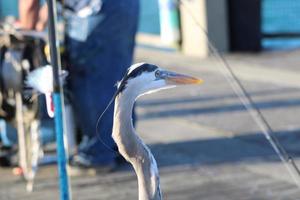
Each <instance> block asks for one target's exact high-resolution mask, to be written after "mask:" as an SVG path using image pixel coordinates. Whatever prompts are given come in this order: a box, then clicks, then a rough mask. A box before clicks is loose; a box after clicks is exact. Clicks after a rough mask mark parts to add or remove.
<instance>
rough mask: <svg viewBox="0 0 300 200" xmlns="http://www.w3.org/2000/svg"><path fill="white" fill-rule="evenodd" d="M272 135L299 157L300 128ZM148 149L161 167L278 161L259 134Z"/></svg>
mask: <svg viewBox="0 0 300 200" xmlns="http://www.w3.org/2000/svg"><path fill="white" fill-rule="evenodd" d="M275 134H276V136H277V138H278V140H279V142H280V143H281V144H282V145H283V146H284V148H285V149H286V151H287V152H288V153H289V154H290V155H292V156H293V157H294V158H297V157H299V156H300V130H296V131H280V132H276V133H275ZM150 148H151V150H152V152H153V154H154V156H155V158H156V159H157V161H158V165H159V166H160V167H167V166H177V165H218V164H226V163H233V162H245V163H247V162H279V161H280V160H279V158H278V156H277V155H276V154H275V152H274V150H273V149H272V148H271V145H270V144H269V142H268V141H267V139H266V138H265V136H264V135H263V134H262V133H249V134H245V135H241V136H235V137H231V138H228V137H223V138H212V139H206V140H192V141H183V142H175V143H165V144H152V145H150Z"/></svg>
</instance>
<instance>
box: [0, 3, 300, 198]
mask: <svg viewBox="0 0 300 200" xmlns="http://www.w3.org/2000/svg"><path fill="white" fill-rule="evenodd" d="M140 8H141V12H140V21H139V31H138V34H137V37H136V42H137V46H136V49H135V62H149V63H155V64H157V65H159V66H161V67H163V68H167V69H170V70H174V71H178V72H183V73H186V74H191V75H194V76H196V77H200V78H202V79H204V80H205V83H204V84H203V85H200V86H196V87H195V86H188V87H179V88H176V89H174V90H170V91H164V92H159V93H155V94H151V95H148V96H145V97H142V98H141V99H140V100H138V102H137V132H138V133H139V134H140V135H141V137H142V138H143V139H144V140H145V142H146V143H147V144H148V145H149V146H150V148H151V150H152V151H153V154H154V155H155V157H156V159H157V160H158V166H159V169H160V172H161V181H162V191H163V195H164V197H165V199H172V200H177V199H178V200H179V199H182V200H185V199H186V200H192V199H193V200H195V199H206V200H242V199H243V200H258V199H259V200H262V199H266V200H282V199H285V200H297V199H300V190H299V188H298V187H297V185H296V184H295V183H294V181H293V178H292V177H291V176H290V175H289V173H288V172H287V170H286V168H285V167H284V165H283V164H282V163H281V162H280V159H279V158H278V156H277V155H276V153H275V152H274V151H273V149H272V148H271V146H270V144H269V143H268V141H267V140H266V139H265V137H264V136H263V134H262V132H261V130H260V128H259V127H258V126H257V125H256V123H255V122H254V120H253V119H252V118H251V116H250V115H249V113H248V112H247V111H246V110H245V108H244V107H243V105H242V103H241V102H240V100H239V99H238V97H237V96H236V94H235V93H234V91H233V90H232V88H231V87H230V85H229V84H228V82H227V81H226V78H225V77H224V74H223V73H222V65H223V64H222V62H220V60H219V59H217V58H216V56H215V55H213V54H212V52H211V49H210V48H209V43H208V40H207V37H206V34H205V33H204V30H205V31H206V32H207V35H208V37H209V38H210V40H211V42H212V43H213V44H214V45H215V47H216V48H217V49H218V50H219V51H220V52H221V53H222V54H223V55H224V56H225V58H226V60H227V61H228V63H229V64H230V66H231V67H232V69H233V70H234V72H235V73H236V75H237V77H238V78H239V79H240V80H241V81H242V83H243V85H244V86H245V88H246V89H247V91H248V92H249V94H250V95H251V97H252V98H253V100H254V101H255V103H256V106H257V107H258V108H259V109H260V110H261V112H262V113H263V115H264V116H265V117H266V119H267V120H268V122H269V123H270V125H271V126H272V128H273V129H274V131H275V135H276V136H277V137H278V140H279V142H280V143H281V144H282V145H283V147H284V148H285V149H286V150H287V152H288V153H289V154H290V155H292V156H293V157H294V159H295V161H296V163H297V164H298V165H300V160H299V159H300V121H299V117H298V115H299V113H300V91H299V87H300V79H299V76H300V67H299V63H300V50H299V48H300V20H299V19H300V1H299V0H244V1H241V0H182V3H181V4H180V3H178V2H177V1H173V0H141V1H140ZM8 15H10V16H15V17H16V18H17V1H16V0H10V1H7V0H1V1H0V16H1V17H2V18H3V17H7V16H8ZM11 174H12V173H11V168H2V169H0V176H1V180H0V199H58V188H57V174H56V166H55V165H47V166H41V167H40V168H39V171H38V173H37V177H36V180H35V189H34V191H33V192H32V193H27V192H26V190H25V186H24V182H22V181H20V178H19V177H18V176H12V175H11ZM298 178H299V177H296V179H298ZM71 182H72V190H73V196H74V199H120V200H122V199H137V184H136V177H135V175H134V173H133V171H132V170H131V168H130V167H128V166H127V165H123V166H121V167H120V168H119V169H118V170H117V171H115V172H112V173H108V174H104V175H101V176H93V177H83V178H72V181H71Z"/></svg>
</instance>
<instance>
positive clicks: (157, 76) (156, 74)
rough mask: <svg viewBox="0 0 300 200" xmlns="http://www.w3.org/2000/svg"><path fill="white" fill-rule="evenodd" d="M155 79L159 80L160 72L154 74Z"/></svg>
mask: <svg viewBox="0 0 300 200" xmlns="http://www.w3.org/2000/svg"><path fill="white" fill-rule="evenodd" d="M155 77H156V78H160V71H159V70H157V71H156V72H155Z"/></svg>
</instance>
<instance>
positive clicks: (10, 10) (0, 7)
mask: <svg viewBox="0 0 300 200" xmlns="http://www.w3.org/2000/svg"><path fill="white" fill-rule="evenodd" d="M7 15H13V16H16V17H17V16H18V0H0V17H1V18H2V17H4V16H7Z"/></svg>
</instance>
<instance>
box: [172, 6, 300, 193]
mask: <svg viewBox="0 0 300 200" xmlns="http://www.w3.org/2000/svg"><path fill="white" fill-rule="evenodd" d="M178 3H179V4H181V5H182V8H184V9H185V10H186V11H187V13H188V14H189V15H190V17H191V18H192V19H193V21H194V23H195V24H196V25H197V26H198V28H200V29H201V31H203V32H204V34H205V36H206V38H207V43H208V46H209V48H210V49H211V52H212V53H213V55H214V56H215V57H216V58H219V59H220V61H221V63H223V65H220V66H223V68H219V70H220V71H221V73H222V74H223V76H224V77H225V78H226V80H227V81H228V83H229V84H230V86H231V87H232V89H233V90H234V92H235V94H236V95H237V96H238V98H239V99H240V101H241V102H242V103H243V105H244V107H245V108H246V109H247V111H248V112H249V113H250V115H251V116H252V118H253V119H254V121H255V122H256V124H257V125H258V127H259V128H260V129H261V130H262V132H263V134H264V135H265V137H266V139H267V140H268V141H269V143H270V144H271V146H272V148H273V149H274V151H275V152H276V154H277V156H278V157H279V158H280V160H281V161H282V163H283V164H284V166H285V167H286V169H287V171H288V172H289V174H290V175H291V177H292V178H293V180H294V182H295V183H296V185H297V186H298V188H300V179H299V177H300V170H299V168H298V166H297V165H296V163H295V161H294V159H293V157H292V156H290V155H289V154H288V153H287V151H286V150H285V149H284V147H283V146H282V145H281V144H280V142H279V141H278V139H277V137H276V136H275V135H274V131H273V129H272V127H271V125H270V124H269V123H268V121H267V119H266V118H265V117H264V115H263V114H262V113H261V111H260V110H259V108H258V107H257V106H256V104H255V103H254V101H253V100H252V98H251V96H250V95H249V93H248V92H247V90H246V89H245V87H244V86H243V84H242V83H241V81H240V80H239V78H238V77H237V76H236V74H235V73H234V71H233V70H232V68H231V66H230V65H229V63H228V62H227V60H226V59H225V58H224V56H222V54H221V53H219V51H218V50H217V49H216V47H215V46H214V45H213V43H212V42H211V40H210V37H209V35H208V32H207V31H206V30H205V29H204V28H203V27H202V25H201V23H200V22H199V21H198V20H197V18H196V17H195V15H194V14H193V13H192V12H191V10H190V9H189V8H188V6H187V5H185V3H184V2H183V0H178Z"/></svg>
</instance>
